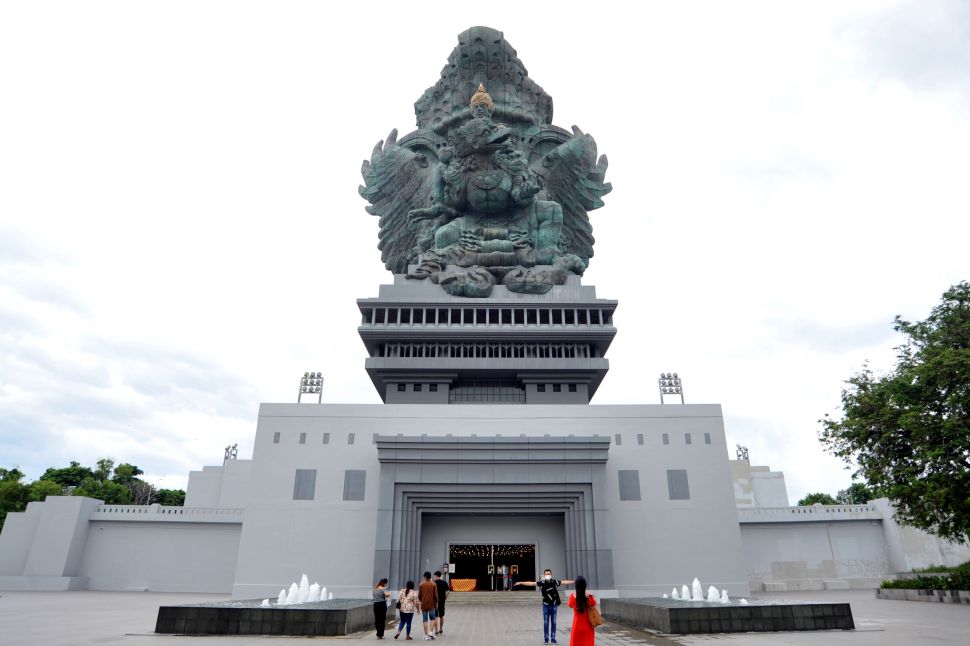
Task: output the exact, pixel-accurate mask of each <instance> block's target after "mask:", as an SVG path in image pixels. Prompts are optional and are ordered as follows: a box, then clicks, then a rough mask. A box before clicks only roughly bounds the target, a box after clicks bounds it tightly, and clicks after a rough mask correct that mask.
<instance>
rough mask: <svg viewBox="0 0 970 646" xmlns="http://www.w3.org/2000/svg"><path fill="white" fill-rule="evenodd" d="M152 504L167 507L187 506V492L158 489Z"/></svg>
mask: <svg viewBox="0 0 970 646" xmlns="http://www.w3.org/2000/svg"><path fill="white" fill-rule="evenodd" d="M152 502H156V503H158V504H159V505H164V506H166V507H181V506H182V505H184V504H185V492H184V491H182V490H181V489H156V490H155V499H154V500H153V501H152Z"/></svg>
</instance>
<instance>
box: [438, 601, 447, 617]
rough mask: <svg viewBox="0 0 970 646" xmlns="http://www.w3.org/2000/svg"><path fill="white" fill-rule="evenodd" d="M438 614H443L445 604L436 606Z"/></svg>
mask: <svg viewBox="0 0 970 646" xmlns="http://www.w3.org/2000/svg"><path fill="white" fill-rule="evenodd" d="M438 616H439V617H444V616H445V604H441V605H440V606H438Z"/></svg>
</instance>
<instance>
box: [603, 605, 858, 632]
mask: <svg viewBox="0 0 970 646" xmlns="http://www.w3.org/2000/svg"><path fill="white" fill-rule="evenodd" d="M600 603H601V608H600V612H602V614H603V616H604V617H606V618H608V619H612V620H614V621H619V622H622V623H625V624H630V625H633V626H639V627H642V628H648V629H650V630H656V631H659V632H662V633H668V634H675V635H692V634H703V633H738V632H774V631H796V630H799V631H800V630H837V629H841V630H854V629H855V624H854V623H853V621H852V611H851V609H850V608H849V604H847V603H809V602H801V601H788V600H784V601H781V600H770V599H753V600H751V601H749V603H748V604H746V605H745V604H741V603H738V602H736V601H732V602H730V603H710V602H707V601H681V600H677V599H662V598H658V597H645V598H636V599H634V598H630V599H626V598H624V599H601V600H600Z"/></svg>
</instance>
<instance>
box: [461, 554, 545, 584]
mask: <svg viewBox="0 0 970 646" xmlns="http://www.w3.org/2000/svg"><path fill="white" fill-rule="evenodd" d="M448 562H449V563H454V565H455V571H454V573H451V575H450V576H451V579H452V580H453V582H452V587H454V588H455V589H456V591H457V590H458V588H457V587H456V586H455V581H454V580H456V579H457V580H458V581H459V582H462V585H464V586H466V587H467V586H468V585H469V582H470V580H472V579H473V580H474V582H475V583H474V586H475V587H474V589H475V590H495V591H499V590H523V589H527V588H521V587H519V588H516V587H514V584H515V582H516V581H535V576H536V546H535V544H533V543H514V544H509V543H475V544H470V545H452V546H451V550H450V553H449V561H448Z"/></svg>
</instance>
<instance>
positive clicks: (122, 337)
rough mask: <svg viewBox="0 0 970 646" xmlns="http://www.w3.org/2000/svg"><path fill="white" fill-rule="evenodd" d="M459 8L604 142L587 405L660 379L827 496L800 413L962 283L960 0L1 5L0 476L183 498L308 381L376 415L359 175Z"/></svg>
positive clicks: (828, 397)
mask: <svg viewBox="0 0 970 646" xmlns="http://www.w3.org/2000/svg"><path fill="white" fill-rule="evenodd" d="M847 5H851V6H847ZM479 24H483V25H488V26H491V27H495V28H497V29H500V30H502V31H504V33H505V36H506V39H507V40H508V41H509V42H510V43H511V44H512V46H513V47H515V48H516V49H517V50H518V53H519V57H520V58H521V60H522V61H523V62H524V63H525V65H526V67H527V68H528V70H529V74H530V76H531V78H532V79H533V80H535V81H536V82H537V83H538V84H539V85H541V86H542V87H543V88H544V89H545V90H546V91H547V92H548V93H549V94H550V95H552V97H553V99H554V102H555V116H554V122H555V123H556V124H557V125H560V126H563V127H566V128H568V127H569V126H571V125H573V124H576V125H579V126H580V127H581V128H583V129H584V130H585V131H587V132H590V133H591V134H593V135H594V136H595V138H596V140H597V142H598V144H599V148H600V152H603V153H606V154H607V155H608V157H609V160H610V168H609V172H608V174H607V179H609V180H610V181H611V182H612V183H613V186H614V190H613V192H612V193H611V194H610V195H609V196H607V198H606V202H607V206H606V207H605V208H603V209H601V210H599V211H596V212H594V213H593V215H592V221H593V226H594V229H595V235H596V238H597V243H596V257H595V258H594V259H593V260H592V264H591V267H590V269H589V271H588V272H587V274H586V277H585V278H584V282H586V283H587V284H594V285H596V287H597V290H598V293H599V295H600V296H602V297H605V298H616V299H618V300H619V302H620V306H619V309H618V311H617V315H616V319H615V322H616V325H617V327H618V329H619V334H618V336H617V339H616V341H615V342H614V344H613V346H612V348H611V351H610V353H609V358H610V362H611V371H610V374H609V376H608V377H607V379H606V381H605V382H604V384H603V386H602V387H601V389H600V391H599V392H598V394H597V396H596V399H595V403H596V404H627V403H630V404H632V403H657V396H656V384H655V381H653V380H654V379H655V377H656V375H657V374H658V373H659V372H661V371H675V370H676V371H678V372H679V373H680V374H681V375H682V376H683V377H684V379H685V385H686V397H687V400H688V401H689V402H691V403H720V404H721V405H722V406H723V410H724V413H725V424H726V428H727V435H728V442H729V445H730V446H733V445H734V444H735V443H741V444H745V445H747V446H748V447H750V452H751V458H752V462H753V463H757V464H770V465H771V466H772V467H773V468H775V469H779V470H783V471H784V472H785V473H786V476H787V480H788V485H789V497H790V499H791V501H792V502H793V503H794V502H795V501H796V500H797V499H798V498H799V497H801V496H802V495H804V494H805V493H806V492H808V491H816V490H821V491H828V492H832V493H834V492H835V491H836V490H838V489H840V488H843V487H845V486H847V484H848V483H849V481H850V480H849V472H847V471H845V470H844V469H843V468H842V466H841V464H840V463H839V462H838V461H837V460H836V459H835V458H832V457H830V456H828V455H826V454H825V453H824V452H823V450H822V448H821V447H820V445H819V443H818V441H817V432H818V429H819V425H818V423H817V420H818V419H819V418H820V417H821V416H822V415H823V414H825V413H834V412H837V410H838V403H839V392H840V388H841V387H842V381H843V380H844V379H845V378H847V377H848V376H849V375H851V374H852V373H853V372H855V371H857V370H858V369H859V368H860V367H861V366H862V364H863V362H864V361H866V360H869V361H870V362H871V364H872V365H873V366H874V367H875V368H877V369H885V368H887V367H888V366H890V365H891V364H892V360H893V357H894V354H893V350H892V348H893V346H894V345H896V344H897V343H898V339H897V338H896V337H895V336H894V333H893V332H892V326H891V323H892V319H893V316H894V315H896V314H901V315H903V316H904V317H906V318H910V319H914V318H923V317H925V315H926V314H927V313H928V311H929V309H930V308H931V307H932V306H933V305H934V304H935V303H936V302H938V300H939V297H940V295H941V294H942V292H943V291H944V290H945V289H946V288H947V287H948V286H950V285H951V284H953V283H956V282H958V281H960V280H963V279H967V278H970V275H968V274H970V271H968V270H970V259H968V258H970V254H968V252H967V248H968V247H967V241H968V239H970V217H968V210H970V188H968V187H970V181H968V179H967V178H968V177H970V155H968V153H967V151H968V150H970V116H968V115H970V74H968V71H967V70H970V4H968V3H966V2H959V1H957V2H944V1H925V2H854V3H843V2H830V3H827V2H821V3H798V4H797V5H795V4H794V3H776V2H770V3H754V2H729V3H728V2H716V3H710V4H707V3H692V2H678V3H673V2H668V3H650V4H646V5H644V6H640V5H639V3H628V2H624V3H622V4H620V3H611V2H605V1H600V2H595V3H576V4H572V3H563V2H556V3H548V4H547V3H533V2H528V3H525V2H521V1H517V2H511V3H505V2H480V3H470V2H469V3H455V2H440V3H418V2H407V3H403V2H390V3H386V4H382V3H380V2H367V3H355V4H353V6H348V7H345V8H342V9H339V10H337V9H334V8H333V7H332V5H330V4H324V3H319V2H306V3H303V2H206V1H204V0H193V1H191V2H165V3H161V2H152V3H145V2H130V1H124V2H85V3H79V2H64V3H57V2H6V3H3V4H2V5H0V466H4V467H10V466H19V467H20V468H21V469H23V470H24V471H25V472H26V473H27V475H28V476H29V477H30V478H35V477H37V476H39V475H40V473H41V472H43V470H44V469H45V468H46V467H48V466H51V465H57V466H61V465H64V464H66V463H67V462H68V461H69V460H72V459H76V460H79V461H80V462H82V463H85V464H92V463H93V462H94V461H95V460H96V459H98V458H99V457H103V456H110V457H113V458H114V459H116V460H123V461H128V462H132V463H135V464H137V465H139V466H141V467H142V468H144V469H145V471H146V472H147V474H148V478H149V480H151V481H153V482H155V483H157V484H160V485H164V486H179V487H181V486H184V485H185V483H186V481H187V473H188V471H189V470H192V469H199V468H201V467H202V465H204V464H219V463H220V462H221V459H222V450H223V447H224V446H226V445H227V444H231V443H234V442H236V443H238V444H239V446H240V457H243V458H245V457H249V456H250V455H251V448H252V441H253V436H254V432H255V424H256V414H257V408H258V405H259V403H260V402H280V401H282V402H288V401H294V400H295V396H296V386H297V385H298V378H299V376H300V375H301V374H302V373H303V371H305V370H320V371H322V372H323V373H324V374H325V377H326V379H327V381H326V390H325V394H324V401H325V402H364V403H378V402H379V401H380V400H379V398H378V396H377V394H376V393H375V391H374V389H373V387H372V385H371V383H370V381H369V379H368V378H367V375H366V374H365V372H364V369H363V363H364V358H365V352H364V347H363V344H362V343H361V342H360V340H359V338H358V336H357V330H356V326H357V322H358V318H359V317H358V311H357V308H356V305H355V302H354V301H355V299H356V298H361V297H369V296H376V294H377V288H378V285H379V284H380V283H382V282H387V281H389V280H390V278H391V277H390V275H389V274H388V273H387V272H386V271H385V270H384V269H383V266H382V264H381V262H380V259H379V252H378V251H377V249H376V242H377V221H376V218H373V217H371V216H369V215H367V214H366V213H365V212H364V206H365V202H364V201H363V200H362V199H361V198H360V197H359V196H358V194H357V186H358V184H359V183H360V181H361V180H360V174H359V172H360V162H361V160H362V159H363V158H365V157H368V156H369V154H370V150H371V148H372V147H373V146H374V144H375V143H376V142H377V141H378V140H379V139H383V138H384V137H386V135H387V133H388V132H389V131H390V130H391V129H392V128H398V129H399V130H400V131H401V134H402V135H403V134H405V133H406V132H409V131H410V130H412V129H413V127H414V113H413V103H414V101H415V100H416V99H417V98H418V97H419V96H420V95H421V94H422V92H423V91H424V90H425V88H427V87H429V86H431V85H433V84H434V83H435V82H436V80H437V79H438V77H439V72H440V70H441V68H442V67H443V65H444V64H445V60H446V58H447V56H448V54H449V53H450V52H451V50H452V49H453V47H454V46H455V44H456V35H457V34H458V33H460V32H461V31H463V30H464V29H466V28H468V27H470V26H472V25H479Z"/></svg>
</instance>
